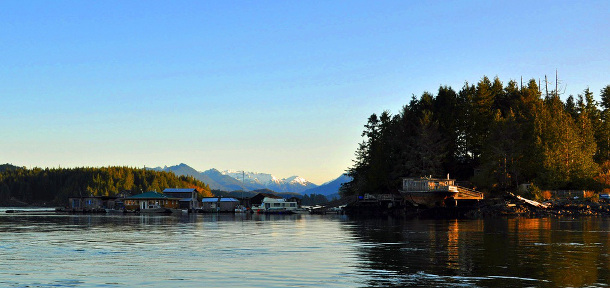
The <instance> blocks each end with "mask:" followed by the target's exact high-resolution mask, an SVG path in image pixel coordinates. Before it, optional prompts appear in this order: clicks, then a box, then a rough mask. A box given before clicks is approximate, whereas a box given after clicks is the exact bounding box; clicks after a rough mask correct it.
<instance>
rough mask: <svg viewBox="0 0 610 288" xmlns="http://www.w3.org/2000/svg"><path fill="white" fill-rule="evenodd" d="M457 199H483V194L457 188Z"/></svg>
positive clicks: (460, 187)
mask: <svg viewBox="0 0 610 288" xmlns="http://www.w3.org/2000/svg"><path fill="white" fill-rule="evenodd" d="M457 188H458V195H457V196H458V198H468V199H483V193H481V192H478V191H476V190H473V189H469V188H466V187H462V186H457Z"/></svg>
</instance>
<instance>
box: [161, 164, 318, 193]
mask: <svg viewBox="0 0 610 288" xmlns="http://www.w3.org/2000/svg"><path fill="white" fill-rule="evenodd" d="M152 169H153V170H157V171H171V172H174V174H176V175H185V176H186V175H188V176H193V177H195V178H197V179H199V180H201V181H203V182H204V183H206V184H208V185H210V188H212V189H216V190H222V191H235V190H245V191H251V190H259V189H269V190H273V191H275V192H297V193H301V192H303V191H305V190H308V189H311V188H315V187H318V185H316V184H313V183H311V182H309V181H307V180H306V179H304V178H302V177H298V176H292V177H288V178H285V179H279V178H277V177H275V176H273V175H271V174H266V173H255V172H242V171H237V170H225V171H222V172H221V171H218V170H216V169H210V170H206V171H204V172H200V171H197V170H195V169H193V168H191V167H190V166H188V165H186V164H184V163H181V164H180V165H175V166H171V167H167V166H165V167H157V168H152Z"/></svg>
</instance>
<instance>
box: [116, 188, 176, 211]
mask: <svg viewBox="0 0 610 288" xmlns="http://www.w3.org/2000/svg"><path fill="white" fill-rule="evenodd" d="M179 202H180V198H178V197H172V196H169V195H165V194H162V193H159V192H154V191H150V192H146V193H142V194H138V195H134V196H130V197H126V198H125V199H124V200H123V203H124V204H125V209H127V210H130V211H143V210H149V209H159V208H166V209H178V208H179Z"/></svg>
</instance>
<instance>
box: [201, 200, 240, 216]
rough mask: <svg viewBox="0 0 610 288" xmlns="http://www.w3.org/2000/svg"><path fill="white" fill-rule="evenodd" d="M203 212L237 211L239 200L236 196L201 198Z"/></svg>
mask: <svg viewBox="0 0 610 288" xmlns="http://www.w3.org/2000/svg"><path fill="white" fill-rule="evenodd" d="M201 204H202V206H201V211H203V212H235V207H237V205H239V200H237V199H235V198H223V197H206V198H203V199H202V200H201Z"/></svg>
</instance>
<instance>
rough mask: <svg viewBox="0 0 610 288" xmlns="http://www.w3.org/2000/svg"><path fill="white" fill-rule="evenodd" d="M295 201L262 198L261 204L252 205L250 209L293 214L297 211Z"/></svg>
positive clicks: (297, 206) (269, 212)
mask: <svg viewBox="0 0 610 288" xmlns="http://www.w3.org/2000/svg"><path fill="white" fill-rule="evenodd" d="M299 209H300V208H299V205H298V204H297V202H292V201H286V199H283V198H270V197H265V198H263V202H262V203H261V205H258V206H257V205H253V206H252V211H254V212H257V213H265V214H295V213H299V211H301V210H299Z"/></svg>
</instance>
